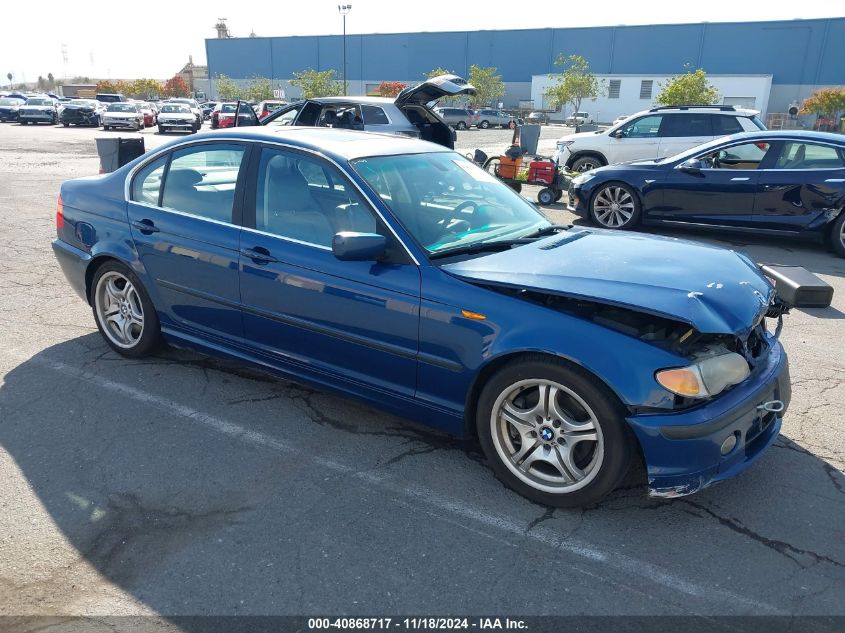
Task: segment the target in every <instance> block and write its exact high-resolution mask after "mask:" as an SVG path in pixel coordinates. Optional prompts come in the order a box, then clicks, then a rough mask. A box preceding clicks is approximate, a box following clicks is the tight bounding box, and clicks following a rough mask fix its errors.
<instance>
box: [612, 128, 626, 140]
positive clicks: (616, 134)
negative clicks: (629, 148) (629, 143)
mask: <svg viewBox="0 0 845 633" xmlns="http://www.w3.org/2000/svg"><path fill="white" fill-rule="evenodd" d="M611 136H612V137H613V138H625V132H624V131H623V130H622V129H621V128H620V129H618V130H616V131H615V132H614V133H613V134H611Z"/></svg>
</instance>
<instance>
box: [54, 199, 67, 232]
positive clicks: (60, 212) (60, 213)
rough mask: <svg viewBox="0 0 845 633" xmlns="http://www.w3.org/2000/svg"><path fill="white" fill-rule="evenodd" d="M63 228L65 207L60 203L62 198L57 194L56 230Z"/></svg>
mask: <svg viewBox="0 0 845 633" xmlns="http://www.w3.org/2000/svg"><path fill="white" fill-rule="evenodd" d="M63 228H65V207H64V204H63V203H62V196H61V194H59V201H58V203H56V230H57V231H61V230H62V229H63Z"/></svg>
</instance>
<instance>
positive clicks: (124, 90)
mask: <svg viewBox="0 0 845 633" xmlns="http://www.w3.org/2000/svg"><path fill="white" fill-rule="evenodd" d="M94 90H95V91H96V92H102V93H106V94H124V95H125V94H128V93H129V92H130V91H131V90H132V85H131V84H130V83H129V82H126V81H122V80H119V79H118V80H116V81H113V80H111V79H101V80H100V81H98V82H97V85H96V86H95V87H94Z"/></svg>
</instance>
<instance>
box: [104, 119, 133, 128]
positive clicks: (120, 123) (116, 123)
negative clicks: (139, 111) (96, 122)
mask: <svg viewBox="0 0 845 633" xmlns="http://www.w3.org/2000/svg"><path fill="white" fill-rule="evenodd" d="M103 125H107V126H109V127H122V128H126V129H129V130H138V129H140V128H141V124H140V123H139V122H138V121H136V120H135V119H103Z"/></svg>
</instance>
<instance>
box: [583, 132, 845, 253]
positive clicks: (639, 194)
mask: <svg viewBox="0 0 845 633" xmlns="http://www.w3.org/2000/svg"><path fill="white" fill-rule="evenodd" d="M569 206H570V209H571V210H572V211H574V212H575V213H577V214H578V215H581V216H584V217H589V218H590V219H591V220H592V221H593V222H594V223H595V224H597V225H598V226H601V227H604V228H609V229H632V228H634V227H636V226H637V225H639V224H644V225H668V226H677V227H684V228H709V229H711V230H724V231H733V232H745V233H754V234H762V235H780V236H784V237H792V238H797V239H802V240H810V241H817V242H821V241H828V242H829V243H830V245H831V246H832V247H833V249H834V250H835V251H836V253H837V254H839V255H840V256H842V257H845V137H843V136H842V135H839V134H829V133H826V132H805V131H800V130H783V131H771V130H763V131H760V132H744V133H741V134H733V135H731V136H725V137H722V138H719V139H716V140H714V141H711V142H709V143H705V144H703V145H699V146H697V147H694V148H692V149H690V150H687V151H685V152H681V153H680V154H677V155H675V156H668V157H665V158H658V159H656V160H653V159H652V160H638V161H632V162H628V163H620V164H618V165H608V166H606V167H601V168H599V169H595V170H592V171H589V172H586V173H584V174H581V175H580V176H577V177H575V178H574V179H573V180H572V183H571V185H570V188H569Z"/></svg>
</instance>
